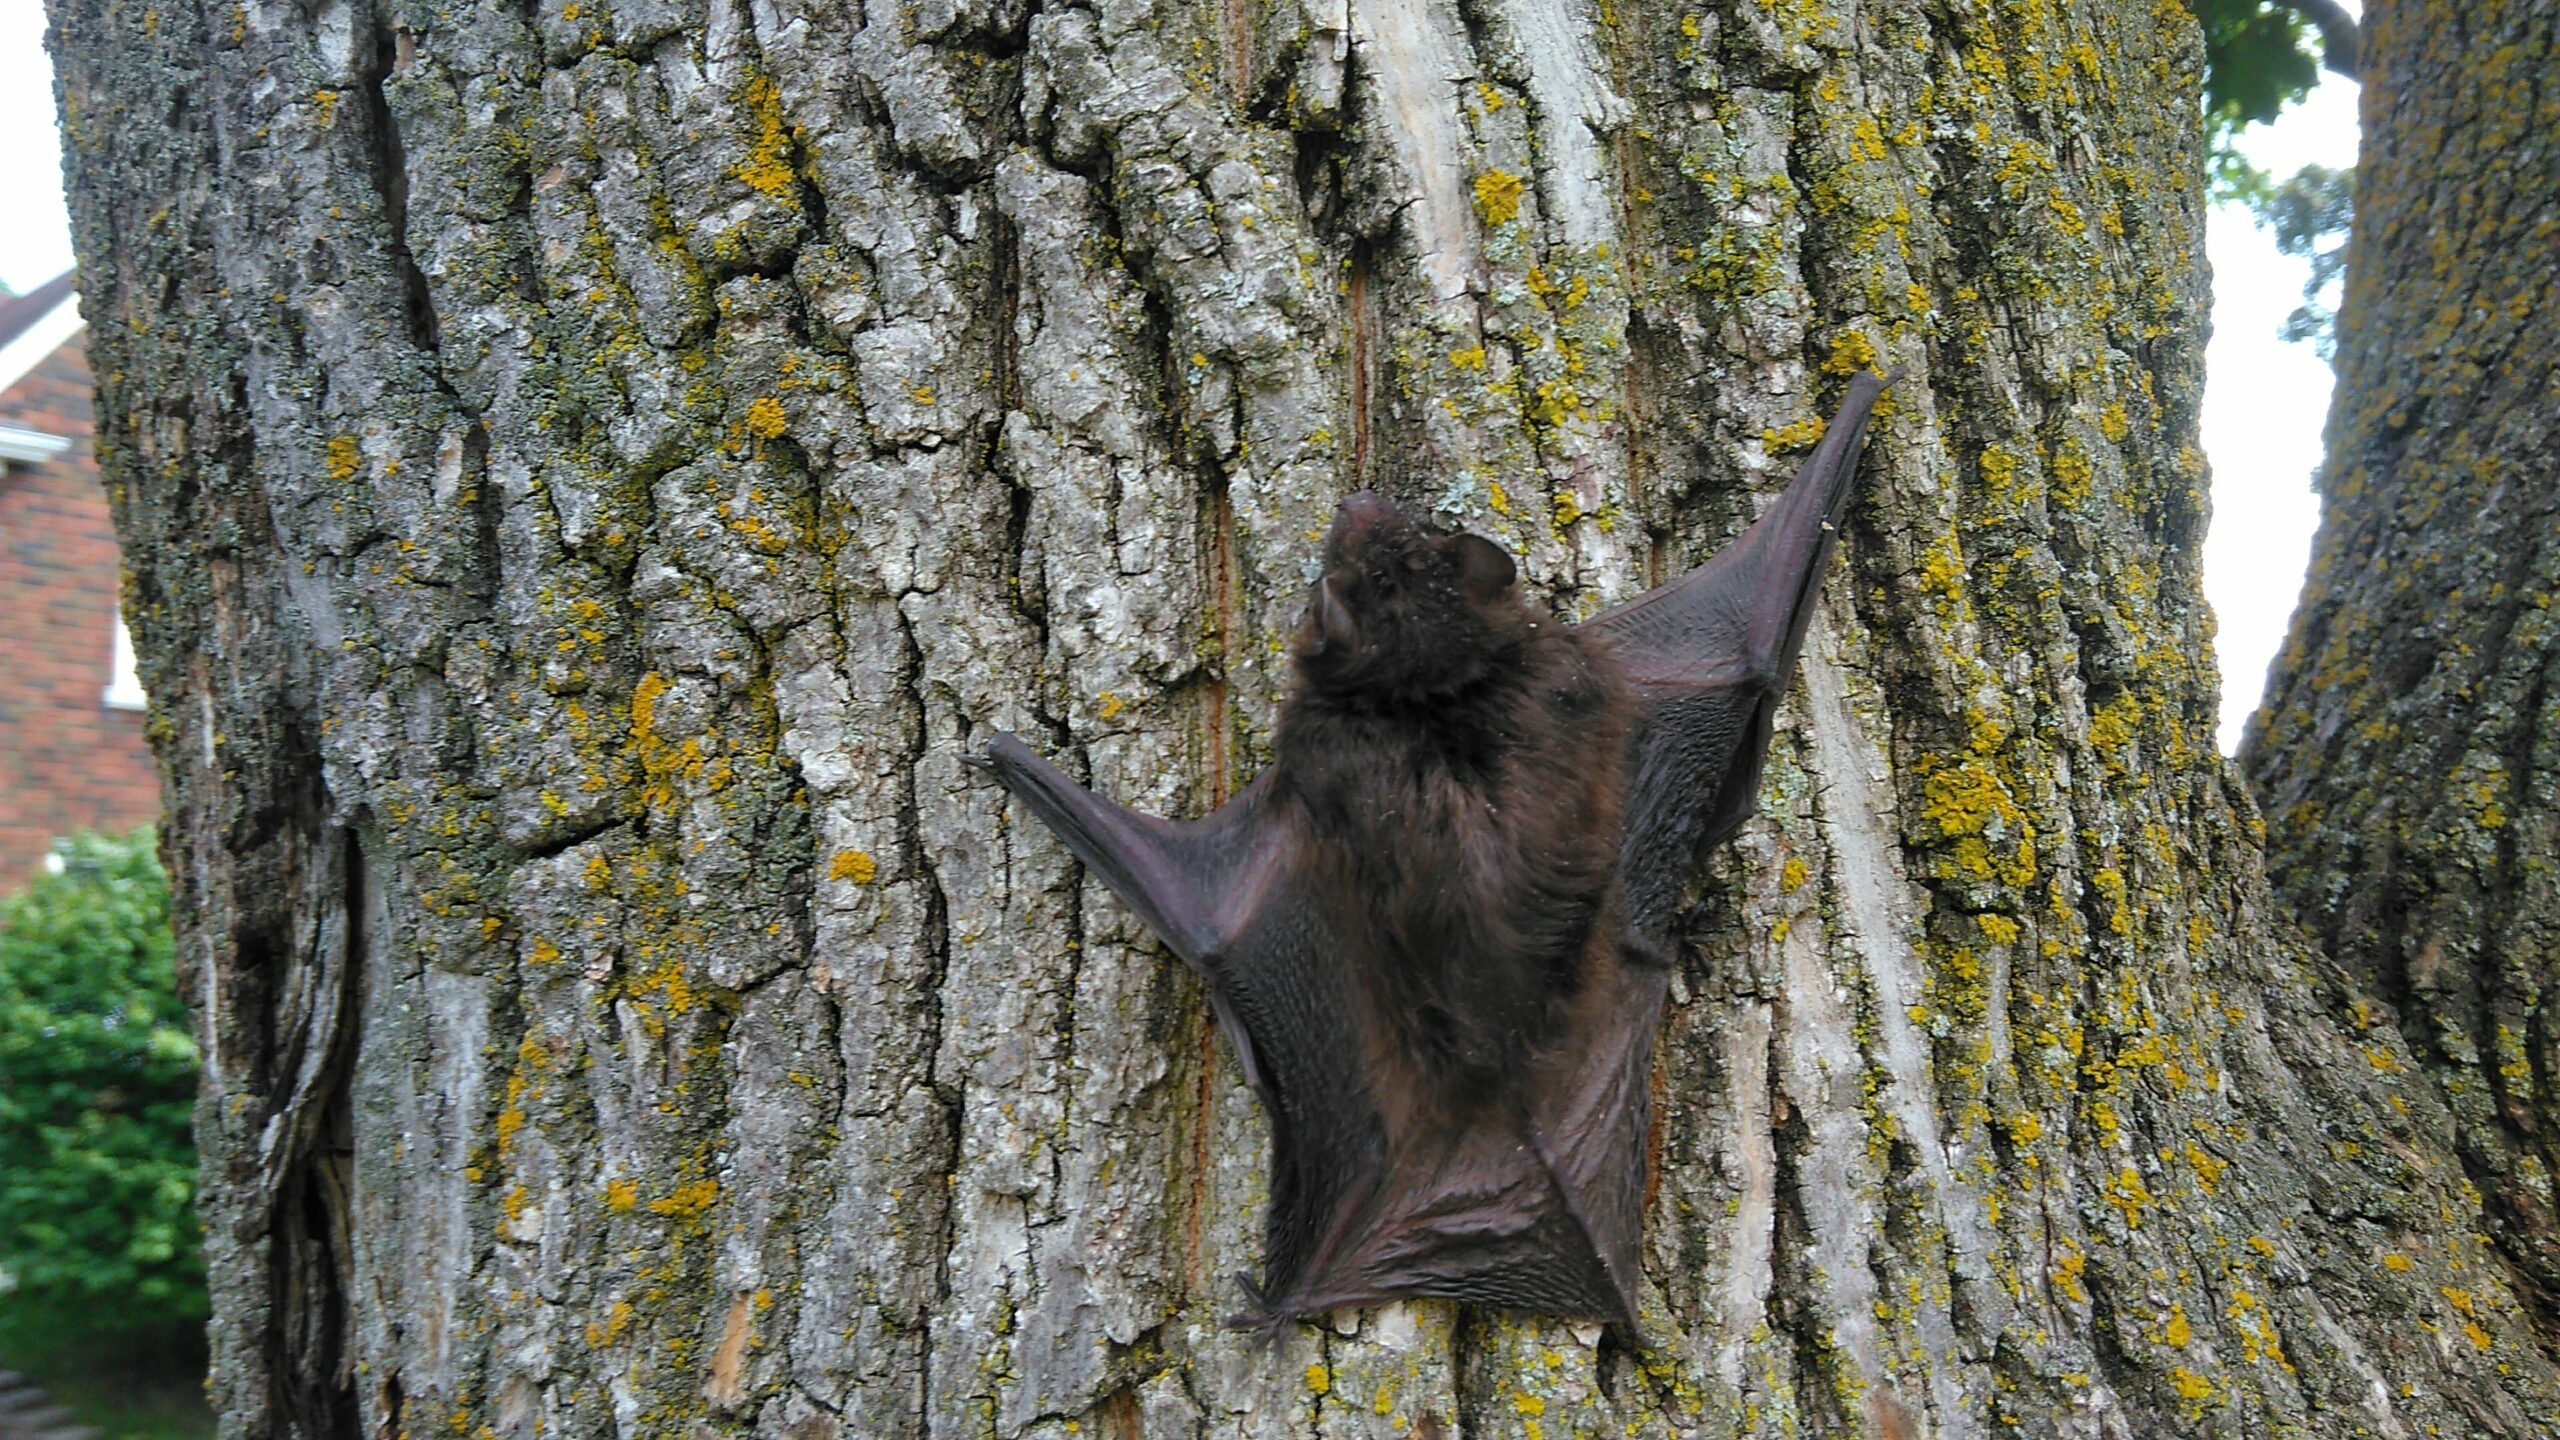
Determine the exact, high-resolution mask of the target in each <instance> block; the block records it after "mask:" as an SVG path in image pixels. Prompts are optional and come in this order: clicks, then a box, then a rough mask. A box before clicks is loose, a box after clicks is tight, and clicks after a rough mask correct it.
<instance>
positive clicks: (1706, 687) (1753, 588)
mask: <svg viewBox="0 0 2560 1440" xmlns="http://www.w3.org/2000/svg"><path fill="white" fill-rule="evenodd" d="M1886 383H1887V382H1885V381H1884V380H1881V379H1879V378H1877V377H1876V376H1873V375H1859V376H1857V377H1856V378H1854V379H1853V380H1851V381H1850V382H1849V393H1848V396H1847V397H1846V398H1845V399H1844V400H1842V402H1841V405H1840V410H1839V413H1838V414H1836V415H1834V416H1833V417H1832V420H1831V424H1830V426H1829V428H1828V429H1827V430H1826V431H1825V432H1824V434H1823V437H1822V443H1821V444H1820V445H1818V446H1816V447H1815V448H1814V452H1813V454H1812V456H1811V457H1810V458H1808V459H1807V460H1806V461H1805V465H1804V468H1803V470H1802V471H1800V472H1799V473H1798V474H1797V476H1796V479H1795V481H1794V483H1793V484H1791V485H1789V486H1788V487H1787V490H1786V493H1785V494H1783V495H1781V496H1779V497H1778V500H1777V503H1775V504H1773V505H1771V506H1770V507H1769V509H1768V510H1767V511H1766V512H1765V513H1763V514H1762V515H1761V516H1760V518H1759V519H1757V520H1755V521H1753V522H1752V524H1751V526H1750V527H1749V528H1748V529H1746V530H1744V531H1743V532H1742V534H1741V535H1739V536H1737V537H1735V539H1734V541H1733V543H1732V544H1730V545H1728V546H1726V547H1725V548H1724V549H1723V551H1721V552H1720V553H1718V554H1717V555H1716V557H1715V558H1714V559H1712V560H1709V561H1708V562H1707V563H1705V564H1704V565H1701V566H1699V567H1698V568H1697V569H1695V570H1692V571H1690V572H1689V573H1688V574H1687V575H1684V576H1682V577H1681V578H1680V579H1678V580H1675V581H1672V582H1671V583H1670V584H1668V585H1664V586H1662V587H1661V588H1659V589H1655V590H1650V591H1647V592H1646V593H1645V594H1643V595H1640V596H1638V597H1636V598H1635V599H1633V600H1630V601H1628V602H1627V603H1626V604H1624V605H1621V606H1618V607H1617V608H1615V609H1613V610H1607V611H1603V612H1602V613H1601V614H1599V615H1596V616H1594V617H1592V619H1591V620H1590V621H1589V622H1588V623H1589V624H1590V625H1591V626H1592V627H1594V628H1596V629H1597V630H1599V632H1600V633H1601V634H1603V635H1605V636H1606V637H1608V639H1609V642H1610V644H1611V646H1612V647H1613V648H1614V649H1615V651H1616V652H1617V655H1618V658H1619V662H1620V664H1622V665H1623V666H1624V667H1625V668H1626V671H1627V674H1628V676H1629V678H1630V679H1632V680H1633V681H1634V682H1635V684H1636V687H1637V688H1638V690H1640V691H1641V692H1642V693H1643V696H1644V701H1645V726H1644V728H1643V730H1642V731H1641V733H1640V734H1639V737H1638V739H1637V741H1636V753H1635V755H1634V756H1633V757H1632V763H1631V765H1630V770H1629V775H1628V785H1627V791H1626V795H1627V802H1626V803H1627V816H1626V838H1625V844H1624V847H1623V848H1622V850H1621V852H1620V853H1621V855H1622V856H1623V863H1624V869H1625V875H1626V886H1627V890H1626V893H1627V900H1628V907H1629V914H1630V918H1631V920H1632V921H1633V922H1634V923H1635V924H1636V926H1637V927H1638V928H1639V929H1645V930H1651V929H1653V928H1654V927H1657V926H1659V925H1660V924H1662V923H1664V922H1666V921H1667V920H1668V919H1669V917H1670V915H1671V913H1672V912H1673V911H1674V910H1675V909H1676V908H1677V906H1678V904H1679V899H1680V892H1681V891H1682V889H1684V888H1685V886H1686V884H1687V882H1688V878H1689V876H1690V874H1691V873H1693V871H1694V870H1695V868H1696V865H1697V861H1698V858H1699V857H1700V856H1701V855H1702V854H1703V853H1704V852H1705V851H1706V850H1707V849H1708V847H1710V846H1713V845H1715V844H1717V843H1718V842H1720V841H1722V840H1724V839H1725V838H1727V837H1729V836H1730V835H1732V834H1733V832H1734V831H1735V830H1737V829H1739V828H1740V827H1741V825H1742V822H1743V821H1744V820H1745V819H1747V818H1749V816H1750V814H1751V811H1752V809H1753V807H1754V805H1755V804H1756V803H1757V801H1758V794H1759V787H1760V763H1761V760H1762V758H1763V757H1764V756H1765V755H1766V754H1767V753H1768V748H1769V735H1770V726H1771V722H1772V720H1773V718H1774V716H1775V714H1776V711H1777V704H1778V699H1779V697H1780V695H1782V694H1783V693H1784V692H1785V689H1786V685H1787V680H1788V677H1789V676H1790V675H1791V674H1793V672H1794V670H1795V664H1796V656H1797V654H1798V653H1799V652H1800V651H1802V650H1803V648H1804V635H1805V628H1806V626H1808V625H1809V624H1810V623H1811V622H1812V619H1813V604H1814V599H1815V597H1816V596H1817V595H1819V594H1820V593H1821V590H1822V575H1823V571H1824V569H1825V567H1826V565H1827V562H1828V561H1829V560H1830V558H1831V552H1832V548H1833V546H1834V544H1835V542H1836V540H1837V538H1838V527H1839V523H1840V519H1841V517H1842V515H1843V514H1844V513H1845V512H1846V511H1847V509H1848V504H1849V497H1850V494H1851V493H1852V491H1853V490H1854V488H1855V481H1856V477H1857V468H1858V452H1859V449H1860V447H1861V445H1862V444H1863V443H1864V441H1865V438H1866V429H1867V418H1868V415H1869V414H1870V412H1871V410H1872V409H1873V407H1874V404H1875V399H1876V396H1877V395H1879V394H1881V393H1882V392H1883V390H1884V387H1885V384H1886Z"/></svg>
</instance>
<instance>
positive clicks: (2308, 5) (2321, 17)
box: [2270, 0, 2364, 80]
mask: <svg viewBox="0 0 2560 1440" xmlns="http://www.w3.org/2000/svg"><path fill="white" fill-rule="evenodd" d="M2270 3H2272V4H2273V5H2275V7H2276V8H2277V9H2279V10H2290V11H2292V12H2293V13H2294V14H2296V15H2299V16H2301V17H2302V18H2303V19H2305V20H2308V21H2310V22H2311V23H2312V24H2314V25H2316V26H2318V27H2320V67H2321V68H2322V69H2324V70H2327V71H2329V72H2330V73H2332V74H2336V75H2344V76H2346V77H2347V78H2348V79H2350V80H2355V79H2360V78H2362V69H2363V63H2364V62H2363V41H2364V33H2363V32H2362V31H2361V30H2359V29H2358V28H2357V27H2356V17H2354V16H2353V15H2350V14H2348V13H2347V9H2346V7H2345V6H2343V5H2340V4H2339V3H2338V0H2270Z"/></svg>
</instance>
